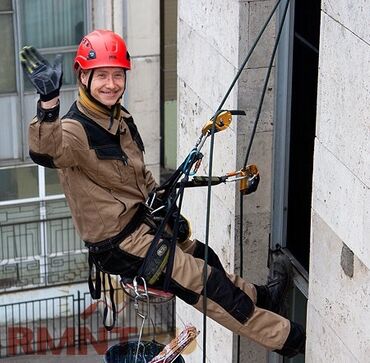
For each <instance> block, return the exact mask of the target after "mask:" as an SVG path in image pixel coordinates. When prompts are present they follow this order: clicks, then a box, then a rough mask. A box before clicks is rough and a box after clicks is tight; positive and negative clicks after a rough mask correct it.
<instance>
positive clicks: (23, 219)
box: [0, 201, 88, 291]
mask: <svg viewBox="0 0 370 363" xmlns="http://www.w3.org/2000/svg"><path fill="white" fill-rule="evenodd" d="M44 203H45V202H44ZM41 208H42V209H43V210H44V212H43V213H42V211H41V212H40V209H41ZM41 208H40V204H39V203H35V204H32V205H19V206H12V207H8V208H7V209H4V208H3V209H2V210H1V211H0V216H1V217H2V221H1V223H0V291H4V290H19V289H23V288H32V287H42V286H51V285H58V284H65V283H68V284H69V283H74V282H80V281H86V279H87V274H88V263H87V250H86V249H85V247H84V244H83V242H82V241H81V239H80V238H79V236H78V235H77V233H76V230H75V228H74V226H73V223H72V218H71V217H70V216H69V212H68V209H67V207H66V205H65V201H52V202H47V204H46V203H45V205H44V206H41ZM50 216H51V217H50ZM30 217H31V218H30Z"/></svg>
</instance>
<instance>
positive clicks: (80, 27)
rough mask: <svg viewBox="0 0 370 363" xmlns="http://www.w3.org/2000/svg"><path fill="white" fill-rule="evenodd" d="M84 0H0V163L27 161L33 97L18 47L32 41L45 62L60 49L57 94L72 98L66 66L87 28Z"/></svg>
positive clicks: (70, 70) (69, 69) (73, 86)
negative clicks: (61, 67) (59, 92)
mask: <svg viewBox="0 0 370 363" xmlns="http://www.w3.org/2000/svg"><path fill="white" fill-rule="evenodd" d="M89 4H90V0H63V1H60V0H13V1H11V0H0V27H1V37H2V39H1V44H2V49H1V52H0V62H1V64H2V65H3V66H2V67H0V111H1V114H2V117H1V119H0V129H1V130H2V132H1V133H0V166H4V165H9V164H11V162H12V161H14V160H17V162H19V161H20V162H24V161H28V160H29V159H28V144H27V126H28V123H29V121H30V120H31V119H32V117H33V116H34V115H35V103H36V102H35V101H36V99H37V96H36V93H35V90H34V88H33V86H32V85H31V83H30V82H29V80H28V79H27V77H25V76H24V74H23V70H22V67H21V65H20V62H19V60H18V54H19V51H20V49H21V48H22V47H23V46H24V45H33V46H35V47H36V48H38V50H39V51H40V53H41V54H43V55H44V56H45V57H46V58H47V59H48V60H49V61H53V60H54V58H55V55H56V54H62V55H63V59H64V61H63V88H62V92H61V97H62V98H63V97H69V98H70V97H72V95H71V94H69V93H72V92H74V91H75V89H76V81H75V76H74V72H73V67H72V66H71V65H72V63H73V58H74V54H75V51H76V48H77V45H78V44H79V42H80V41H81V39H82V37H83V35H84V34H85V33H86V32H87V30H88V29H87V14H88V12H87V9H88V8H89V6H88V5H89ZM4 65H6V66H4ZM62 111H64V110H62Z"/></svg>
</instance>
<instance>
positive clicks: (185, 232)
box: [168, 209, 191, 243]
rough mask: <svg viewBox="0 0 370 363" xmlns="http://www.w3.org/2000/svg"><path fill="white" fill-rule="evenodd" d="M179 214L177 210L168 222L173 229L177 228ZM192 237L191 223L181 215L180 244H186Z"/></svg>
mask: <svg viewBox="0 0 370 363" xmlns="http://www.w3.org/2000/svg"><path fill="white" fill-rule="evenodd" d="M178 214H179V211H178V209H176V210H175V211H174V212H173V213H172V215H171V217H170V220H169V221H168V224H169V225H170V227H171V228H172V229H173V228H174V227H175V222H176V218H177V216H178ZM190 235H191V227H190V223H189V221H188V220H187V219H186V218H185V217H184V216H183V215H182V214H181V213H180V215H179V221H178V224H177V240H178V242H179V243H181V242H185V241H186V240H187V239H188V238H189V237H190Z"/></svg>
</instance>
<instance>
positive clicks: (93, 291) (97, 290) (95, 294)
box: [88, 252, 101, 300]
mask: <svg viewBox="0 0 370 363" xmlns="http://www.w3.org/2000/svg"><path fill="white" fill-rule="evenodd" d="M88 260H89V278H88V283H89V290H90V295H91V297H92V298H93V299H95V300H96V299H100V296H101V276H100V270H99V269H98V268H97V266H96V265H95V263H94V260H93V257H92V256H91V254H90V252H89V257H88ZM94 266H95V286H94V283H93V280H92V272H93V268H94Z"/></svg>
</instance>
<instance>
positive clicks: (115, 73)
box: [81, 67, 126, 107]
mask: <svg viewBox="0 0 370 363" xmlns="http://www.w3.org/2000/svg"><path fill="white" fill-rule="evenodd" d="M90 72H91V71H87V72H85V71H83V72H81V82H82V84H83V85H84V86H85V87H87V85H88V81H89V76H90ZM125 80H126V75H125V71H124V69H123V68H116V67H104V68H95V69H94V73H93V78H92V81H91V85H90V93H91V95H92V96H93V97H94V98H95V99H96V100H98V101H99V102H101V103H102V104H103V105H105V106H108V107H110V106H113V105H115V104H116V103H117V101H118V100H119V99H120V98H121V96H122V94H123V92H124V91H125Z"/></svg>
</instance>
